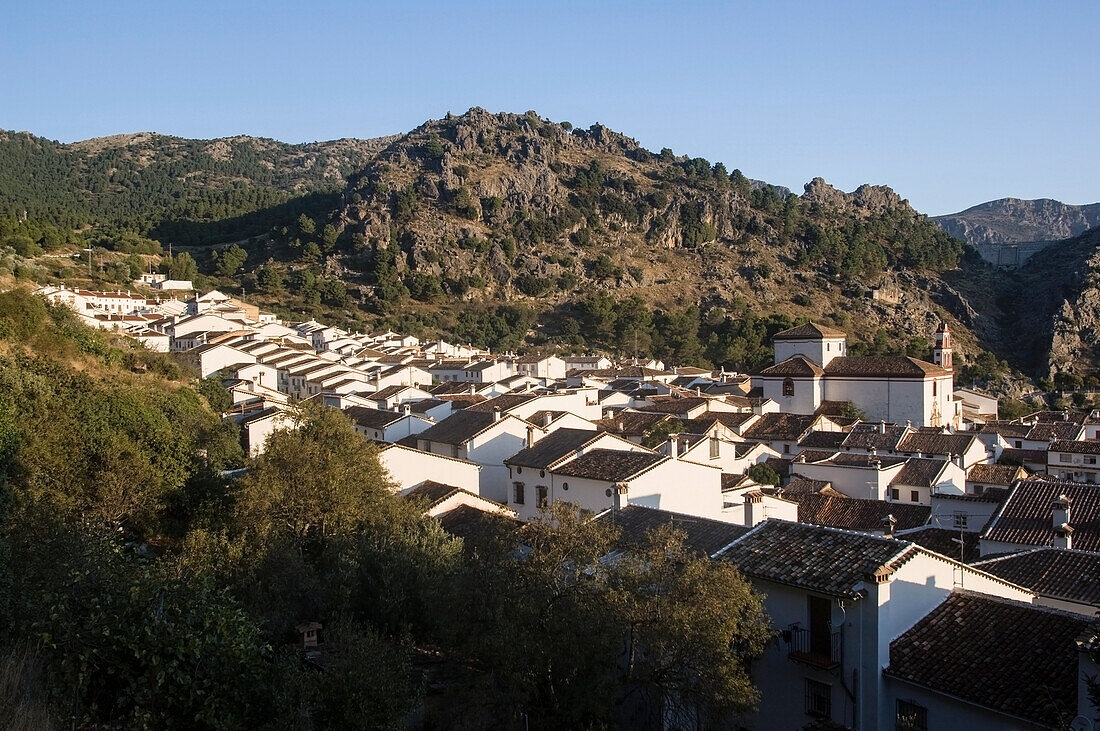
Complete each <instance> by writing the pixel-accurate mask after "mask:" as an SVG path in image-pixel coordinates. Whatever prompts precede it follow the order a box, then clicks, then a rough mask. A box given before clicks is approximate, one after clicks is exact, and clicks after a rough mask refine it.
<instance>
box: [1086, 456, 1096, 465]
mask: <svg viewBox="0 0 1100 731" xmlns="http://www.w3.org/2000/svg"><path fill="white" fill-rule="evenodd" d="M1085 464H1096V457H1085Z"/></svg>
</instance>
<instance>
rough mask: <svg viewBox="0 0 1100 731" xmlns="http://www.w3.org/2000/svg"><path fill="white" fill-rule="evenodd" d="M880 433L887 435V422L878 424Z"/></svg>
mask: <svg viewBox="0 0 1100 731" xmlns="http://www.w3.org/2000/svg"><path fill="white" fill-rule="evenodd" d="M878 433H879V434H885V433H886V422H885V421H880V422H879V423H878Z"/></svg>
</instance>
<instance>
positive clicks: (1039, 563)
mask: <svg viewBox="0 0 1100 731" xmlns="http://www.w3.org/2000/svg"><path fill="white" fill-rule="evenodd" d="M975 567H976V568H980V569H981V570H982V571H987V572H989V573H991V574H993V575H994V576H998V577H1000V578H1002V579H1004V580H1005V581H1008V582H1011V583H1013V584H1016V585H1017V586H1022V587H1024V588H1027V589H1031V590H1032V591H1034V592H1035V593H1036V594H1041V595H1043V596H1048V597H1056V598H1058V599H1069V600H1070V601H1075V602H1086V603H1088V604H1096V605H1098V606H1100V553H1091V552H1089V551H1078V550H1067V549H1064V548H1036V549H1034V550H1031V551H1022V552H1020V553H1013V554H1010V555H1007V556H1001V557H999V558H993V559H989V560H986V561H979V562H977V563H976V564H975Z"/></svg>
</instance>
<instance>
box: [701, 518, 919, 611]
mask: <svg viewBox="0 0 1100 731" xmlns="http://www.w3.org/2000/svg"><path fill="white" fill-rule="evenodd" d="M913 550H914V549H913V546H912V545H911V544H909V543H906V542H904V541H899V540H894V539H890V538H880V537H877V536H872V535H868V534H866V533H854V532H851V531H844V530H837V529H835V528H824V527H821V526H815V525H805V524H803V523H790V522H787V521H783V520H775V519H771V520H766V521H764V522H763V523H761V524H760V525H758V526H756V527H755V528H753V529H752V530H751V531H749V532H748V533H747V534H745V536H744V537H743V538H740V539H738V541H737V542H736V543H734V544H733V545H732V546H730V547H729V548H728V549H726V550H725V551H723V552H722V553H721V554H720V556H719V557H720V558H722V559H724V560H727V561H732V562H733V563H735V564H737V566H738V567H739V568H740V569H741V571H742V573H744V574H746V575H747V576H750V577H754V578H758V579H764V580H767V581H774V582H776V583H780V584H788V585H790V586H797V587H800V588H803V589H806V590H808V591H815V592H820V593H822V594H829V595H832V596H841V597H849V598H854V597H855V596H856V587H857V586H858V585H859V584H861V583H862V582H864V581H865V580H867V579H869V578H871V577H872V576H873V575H874V574H875V573H876V572H881V571H893V570H894V567H895V566H897V565H900V563H903V562H904V560H906V557H907V554H908V553H910V552H912V551H913Z"/></svg>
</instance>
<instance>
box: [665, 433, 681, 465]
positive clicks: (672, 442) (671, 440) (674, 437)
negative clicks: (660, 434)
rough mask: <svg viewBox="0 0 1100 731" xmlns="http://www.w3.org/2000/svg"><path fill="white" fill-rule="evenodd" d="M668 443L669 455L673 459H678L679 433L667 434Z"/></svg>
mask: <svg viewBox="0 0 1100 731" xmlns="http://www.w3.org/2000/svg"><path fill="white" fill-rule="evenodd" d="M668 444H669V455H670V456H671V457H672V458H673V459H680V435H679V434H669V435H668Z"/></svg>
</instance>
